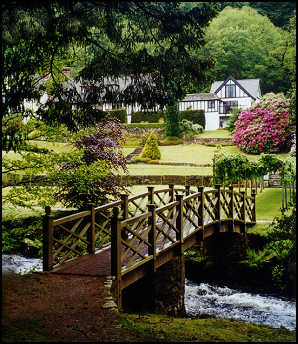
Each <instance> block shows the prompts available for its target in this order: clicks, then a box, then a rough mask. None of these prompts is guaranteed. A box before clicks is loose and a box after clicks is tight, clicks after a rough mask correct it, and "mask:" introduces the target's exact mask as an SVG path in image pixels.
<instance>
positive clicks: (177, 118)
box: [164, 104, 181, 137]
mask: <svg viewBox="0 0 298 344" xmlns="http://www.w3.org/2000/svg"><path fill="white" fill-rule="evenodd" d="M164 119H165V135H166V136H178V137H179V136H181V128H180V122H181V112H180V111H179V110H178V106H177V104H173V105H167V106H166V110H165V113H164Z"/></svg>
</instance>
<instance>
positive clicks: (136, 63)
mask: <svg viewBox="0 0 298 344" xmlns="http://www.w3.org/2000/svg"><path fill="white" fill-rule="evenodd" d="M2 8H3V46H4V48H5V49H4V54H3V55H4V63H3V67H4V68H3V76H4V77H3V78H2V83H1V86H2V88H3V93H4V94H5V102H4V106H3V110H4V111H3V113H4V115H5V116H10V115H9V113H12V114H13V115H15V114H16V113H22V116H24V117H26V116H30V115H32V114H31V113H29V111H28V109H26V107H25V106H24V105H23V104H24V100H27V101H28V102H32V101H34V102H36V103H37V104H38V105H39V109H38V111H37V113H36V116H38V117H39V118H40V119H41V120H43V121H45V122H46V123H47V124H50V125H52V124H54V123H55V122H58V123H60V124H61V123H63V124H66V125H67V127H68V128H69V129H70V130H78V129H80V128H82V127H87V126H89V125H94V124H95V123H96V122H98V121H99V120H101V119H102V118H103V116H104V113H103V112H102V111H100V110H99V108H98V106H101V105H102V104H103V103H111V104H123V105H124V106H126V105H128V104H134V103H138V104H140V105H141V106H142V107H143V108H144V109H148V108H150V109H152V108H154V107H155V106H156V105H157V104H159V105H161V106H164V105H165V104H167V103H170V102H172V101H173V100H176V99H180V98H183V96H184V94H185V87H186V86H187V85H188V84H189V82H190V81H191V80H197V81H201V80H203V79H204V75H205V70H206V68H207V67H208V66H210V65H211V64H212V61H211V60H210V59H208V58H205V59H201V58H200V57H198V56H195V55H193V54H191V51H192V49H193V48H194V47H198V48H199V47H200V46H202V45H204V40H203V39H202V37H203V28H204V27H205V26H207V25H208V23H209V21H210V19H211V18H212V17H213V16H215V15H216V14H217V12H218V9H219V7H218V5H217V4H215V3H198V4H196V6H195V7H194V8H192V9H190V10H187V9H185V8H181V7H180V4H179V3H175V2H170V3H166V2H160V3H152V2H151V3H147V2H144V3H141V2H121V3H117V2H99V1H95V2H91V3H89V2H87V3H86V2H83V1H77V0H75V1H72V2H69V1H67V0H62V1H54V0H51V1H47V2H46V3H45V2H43V1H42V2H32V3H31V4H30V5H28V4H25V3H23V2H17V3H14V2H13V3H12V2H10V1H4V4H3V7H2ZM29 38H30V39H29ZM62 66H69V67H71V68H72V67H73V70H74V71H75V72H74V74H73V75H72V77H73V78H75V79H72V78H71V79H69V80H65V79H64V78H63V77H61V76H62V70H61V68H62ZM119 77H126V80H127V82H126V85H125V87H124V88H123V89H121V90H118V89H116V88H113V87H111V80H112V83H113V84H114V83H115V82H116V83H117V80H118V78H119ZM48 78H52V80H51V81H49V83H50V85H48V90H49V89H50V91H51V97H48V99H47V100H46V102H45V103H44V104H41V103H40V97H41V96H42V95H43V94H44V92H45V91H46V87H47V85H46V82H47V80H48ZM82 80H84V82H83V83H82ZM78 81H80V82H81V85H82V87H84V89H85V90H86V92H85V93H84V94H81V93H80V92H78V89H77V82H78Z"/></svg>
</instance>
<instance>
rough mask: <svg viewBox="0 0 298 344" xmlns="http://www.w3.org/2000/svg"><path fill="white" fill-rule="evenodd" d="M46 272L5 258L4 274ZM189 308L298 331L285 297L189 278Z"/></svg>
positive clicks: (30, 262)
mask: <svg viewBox="0 0 298 344" xmlns="http://www.w3.org/2000/svg"><path fill="white" fill-rule="evenodd" d="M30 270H34V271H42V261H41V259H37V258H26V257H23V256H20V255H15V254H3V255H2V273H17V274H23V273H26V272H29V271H30ZM185 308H186V312H187V314H188V316H189V317H198V316H200V315H202V314H204V315H209V316H214V317H220V318H233V319H236V320H240V321H241V320H242V321H247V322H251V323H255V324H263V325H265V324H266V325H270V326H272V327H276V328H278V327H280V326H283V327H286V328H288V329H290V330H294V329H296V302H295V301H293V300H289V299H287V298H283V297H273V296H268V295H260V294H256V293H254V294H252V293H246V292H242V291H240V290H236V289H230V288H228V287H220V286H216V285H215V284H207V283H200V284H196V283H194V282H191V281H189V280H187V279H186V282H185Z"/></svg>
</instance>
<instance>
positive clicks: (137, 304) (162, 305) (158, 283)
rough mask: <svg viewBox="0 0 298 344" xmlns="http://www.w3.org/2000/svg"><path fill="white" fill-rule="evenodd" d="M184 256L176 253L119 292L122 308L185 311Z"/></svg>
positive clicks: (170, 311) (166, 312) (166, 311)
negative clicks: (120, 293)
mask: <svg viewBox="0 0 298 344" xmlns="http://www.w3.org/2000/svg"><path fill="white" fill-rule="evenodd" d="M184 285H185V266H184V256H183V255H182V256H181V255H178V256H176V257H174V258H173V259H172V260H170V261H169V262H167V263H165V264H163V265H162V266H161V267H159V268H158V269H156V271H155V272H153V271H151V273H149V274H148V275H146V276H145V277H144V278H142V279H141V280H139V281H137V282H135V283H134V284H132V285H130V286H129V287H127V288H125V289H123V291H122V308H123V310H125V311H134V312H146V311H147V312H148V311H150V312H155V313H162V314H167V315H171V316H182V315H184V314H185V305H184V291H185V286H184Z"/></svg>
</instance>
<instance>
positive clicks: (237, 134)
mask: <svg viewBox="0 0 298 344" xmlns="http://www.w3.org/2000/svg"><path fill="white" fill-rule="evenodd" d="M235 127H236V129H235V131H234V136H233V142H235V143H236V144H237V146H238V147H239V148H240V149H241V150H242V151H243V152H245V153H257V154H260V153H262V152H263V153H276V152H281V151H286V150H289V149H290V146H291V139H292V134H291V131H290V109H289V102H288V100H287V99H286V98H285V97H284V95H283V94H282V93H280V94H274V93H268V94H266V95H265V96H263V97H262V98H261V99H260V101H259V102H258V103H255V104H254V105H253V106H251V107H250V108H249V109H246V110H243V111H242V112H241V114H240V115H239V117H238V120H237V121H236V122H235Z"/></svg>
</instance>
